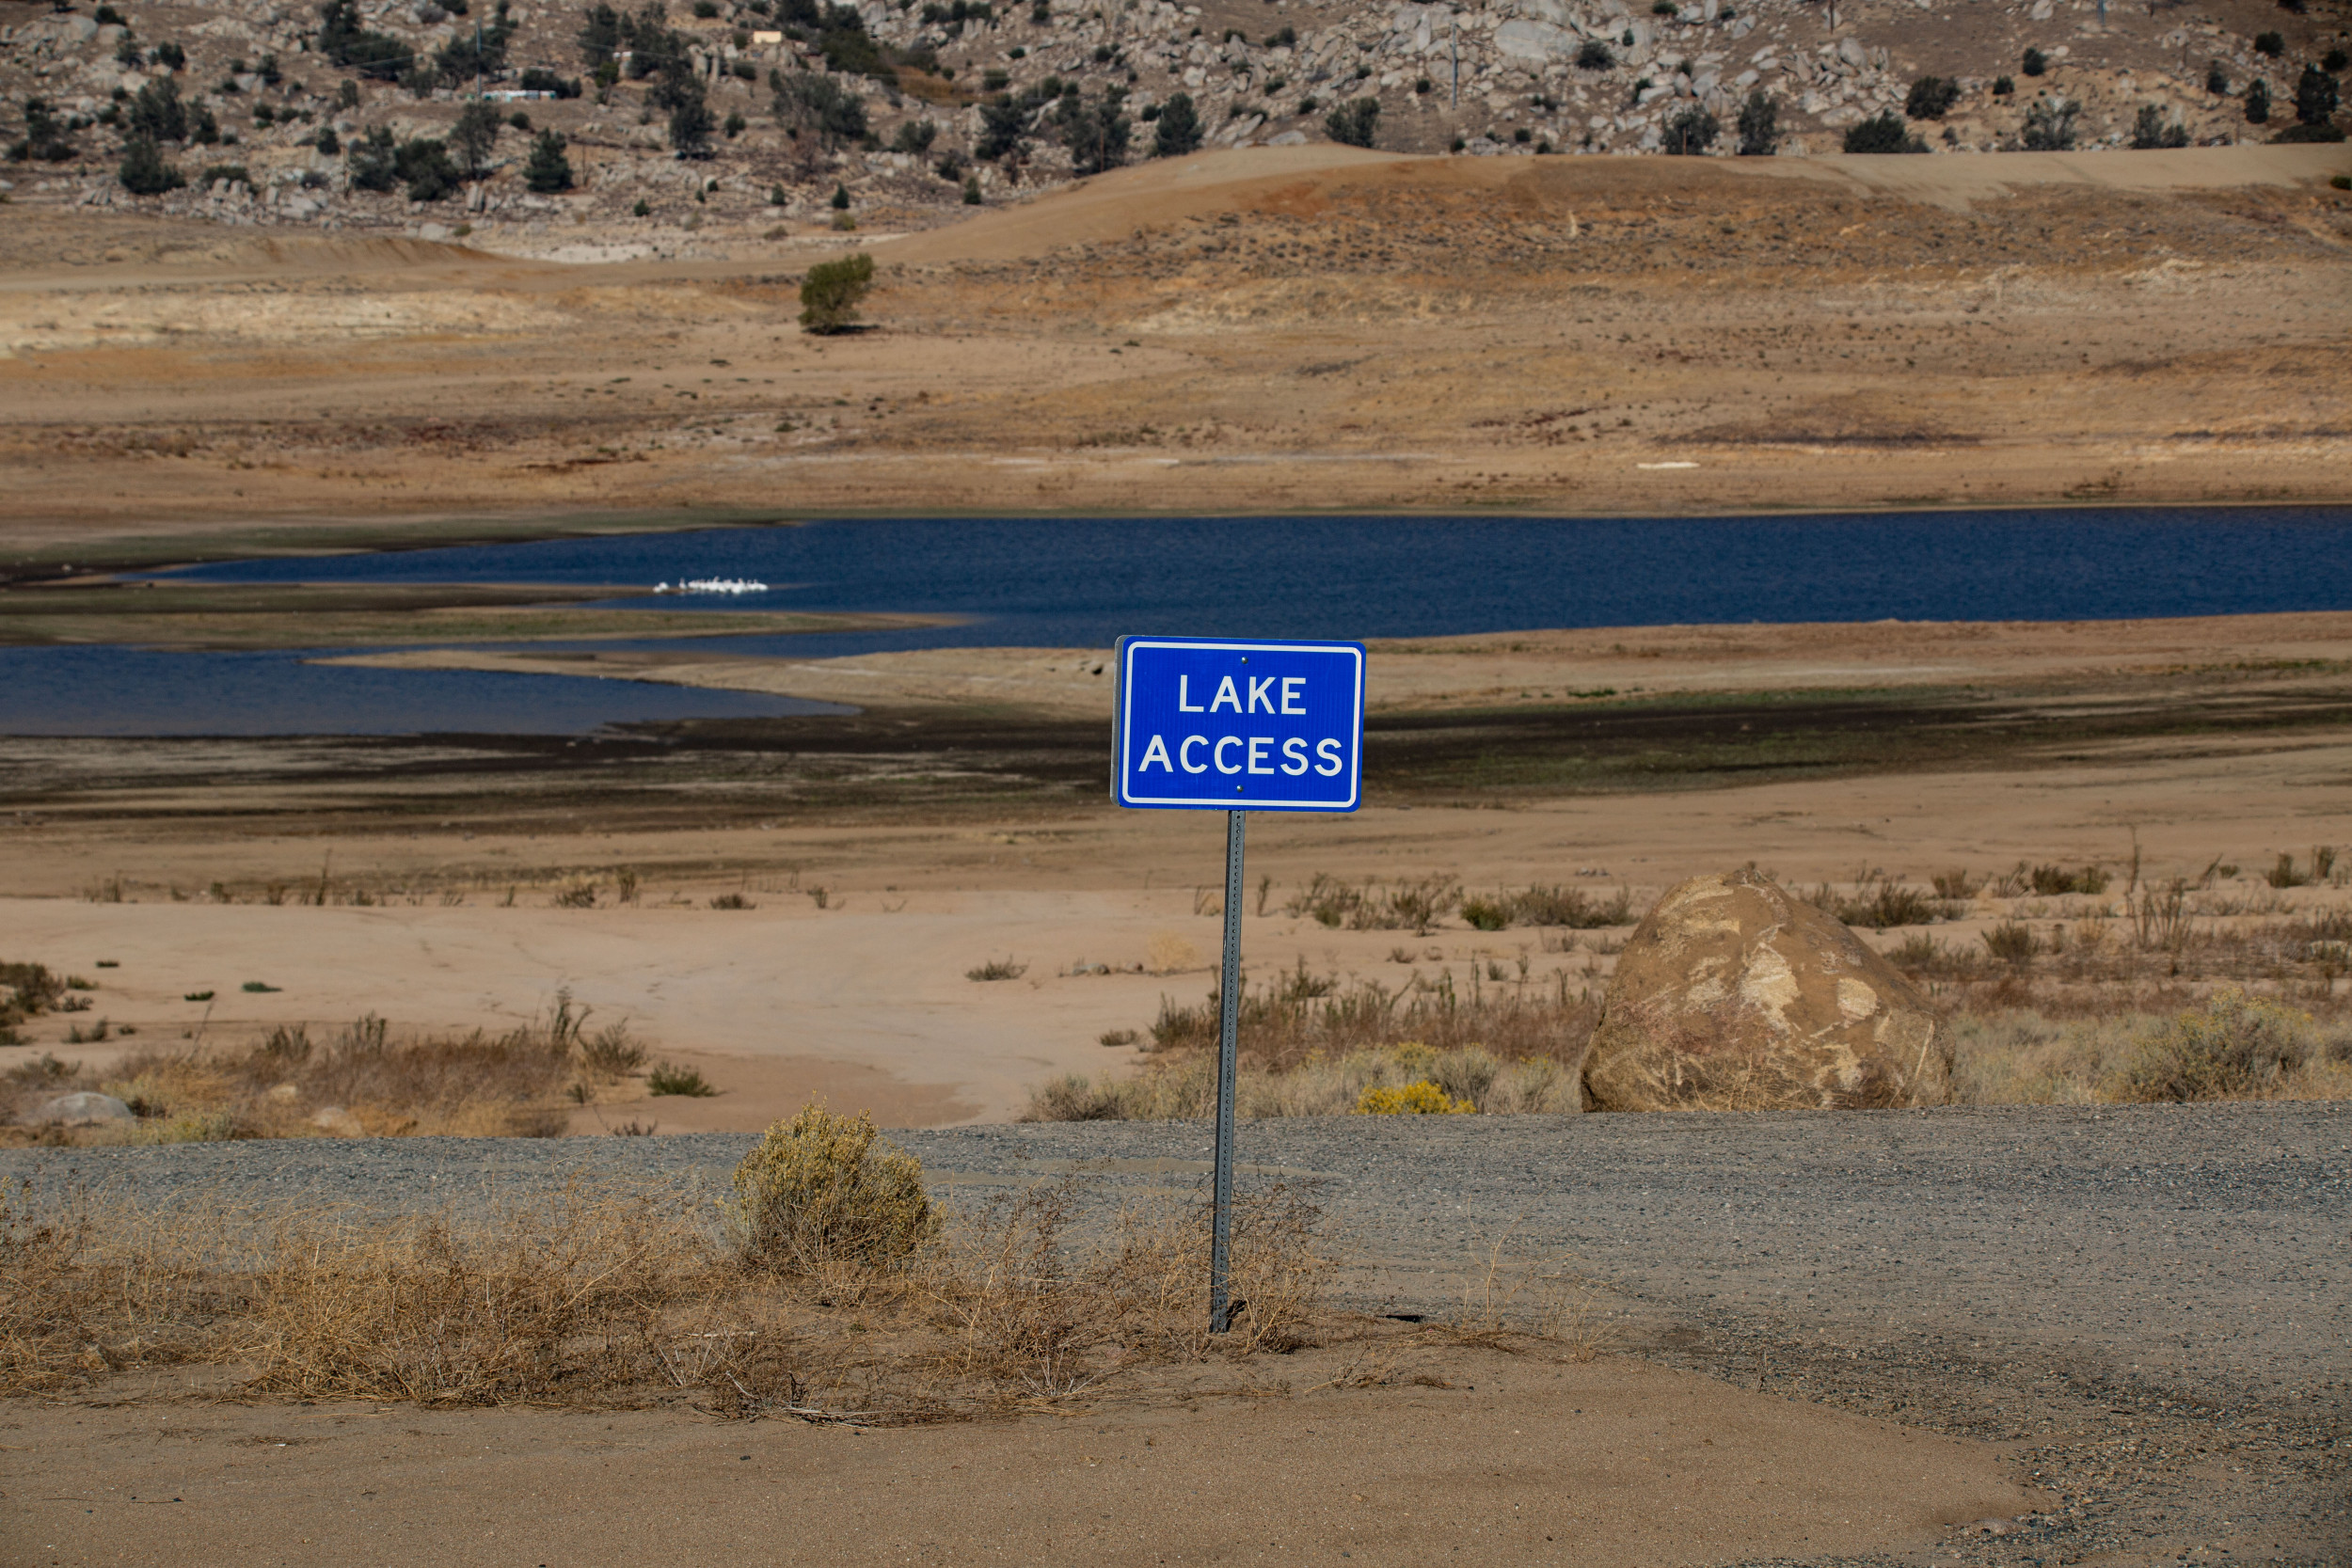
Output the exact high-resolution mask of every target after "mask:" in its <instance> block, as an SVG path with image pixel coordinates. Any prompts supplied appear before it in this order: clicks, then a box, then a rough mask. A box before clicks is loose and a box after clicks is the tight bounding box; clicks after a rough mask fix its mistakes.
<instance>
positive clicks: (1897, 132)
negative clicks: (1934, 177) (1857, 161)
mask: <svg viewBox="0 0 2352 1568" xmlns="http://www.w3.org/2000/svg"><path fill="white" fill-rule="evenodd" d="M1846 150H1847V151H1849V152H1872V153H1876V152H1925V151H1926V150H1928V144H1927V143H1926V142H1925V141H1924V140H1922V139H1920V138H1919V137H1917V136H1915V135H1912V134H1911V128H1910V127H1909V126H1908V125H1906V124H1904V123H1903V117H1902V116H1900V115H1899V114H1897V113H1896V112H1895V111H1894V110H1892V109H1888V110H1887V111H1886V112H1885V113H1883V114H1880V115H1876V116H1873V117H1872V118H1870V119H1866V120H1864V121H1862V122H1861V123H1860V124H1858V125H1853V126H1849V127H1848V128H1847V131H1846Z"/></svg>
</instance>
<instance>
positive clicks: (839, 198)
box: [831, 182, 850, 213]
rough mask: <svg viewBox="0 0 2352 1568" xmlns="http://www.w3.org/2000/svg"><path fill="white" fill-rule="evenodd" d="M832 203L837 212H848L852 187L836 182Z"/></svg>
mask: <svg viewBox="0 0 2352 1568" xmlns="http://www.w3.org/2000/svg"><path fill="white" fill-rule="evenodd" d="M831 205H832V207H833V210H834V212H836V213H846V212H848V211H849V210H850V187H849V186H847V185H844V184H841V183H840V182H834V187H833V200H832V202H831Z"/></svg>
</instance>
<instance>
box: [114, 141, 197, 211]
mask: <svg viewBox="0 0 2352 1568" xmlns="http://www.w3.org/2000/svg"><path fill="white" fill-rule="evenodd" d="M115 178H117V179H118V180H120V181H121V182H122V188H123V189H124V190H126V191H129V192H130V193H131V194H132V195H133V196H161V195H163V194H164V193H165V192H166V191H175V190H178V189H179V188H180V187H181V186H182V185H184V184H186V183H187V181H186V180H185V179H183V178H182V176H181V173H180V171H179V170H178V169H176V168H174V167H172V166H171V165H170V164H169V163H167V161H166V160H165V158H164V153H163V149H161V148H160V147H157V146H156V145H155V138H154V137H153V136H151V135H147V134H146V133H144V132H140V133H138V134H136V135H133V136H132V137H131V139H130V141H129V142H127V143H126V144H124V146H123V150H122V165H121V166H120V167H119V168H118V169H117V170H116V171H115Z"/></svg>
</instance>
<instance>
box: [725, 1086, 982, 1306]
mask: <svg viewBox="0 0 2352 1568" xmlns="http://www.w3.org/2000/svg"><path fill="white" fill-rule="evenodd" d="M734 1187H735V1194H736V1198H737V1201H738V1203H739V1205H740V1215H741V1222H742V1226H743V1254H744V1257H745V1259H747V1260H749V1261H751V1262H753V1263H755V1264H756V1265H758V1266H761V1267H764V1268H770V1269H773V1270H776V1271H777V1272H779V1273H784V1274H811V1273H814V1272H816V1271H818V1270H819V1269H823V1268H827V1267H829V1266H832V1267H843V1266H846V1267H849V1268H852V1269H859V1270H870V1271H880V1270H883V1269H889V1268H893V1267H895V1266H897V1265H898V1264H900V1263H903V1262H904V1261H905V1260H906V1259H908V1258H910V1257H912V1256H913V1255H914V1253H915V1251H916V1250H917V1249H919V1248H920V1247H921V1246H922V1245H923V1244H924V1243H926V1242H929V1241H930V1239H931V1238H932V1237H933V1236H934V1235H936V1234H937V1233H938V1230H939V1219H938V1216H937V1215H936V1214H935V1213H933V1212H932V1210H931V1204H930V1196H928V1195H927V1194H925V1192H924V1191H923V1167H922V1164H920V1163H919V1162H918V1161H916V1160H915V1158H914V1156H913V1155H912V1154H909V1153H907V1152H906V1151H905V1150H904V1149H901V1148H898V1147H897V1146H896V1145H893V1144H891V1143H889V1142H888V1141H886V1140H884V1139H882V1138H881V1137H880V1136H879V1135H878V1134H877V1133H876V1132H875V1131H874V1118H873V1117H870V1116H868V1115H866V1114H865V1113H863V1112H861V1113H859V1114H858V1115H857V1116H856V1117H837V1116H834V1114H833V1113H832V1112H830V1111H827V1110H826V1109H825V1108H824V1107H823V1106H821V1105H810V1106H807V1107H806V1108H804V1109H803V1111H802V1112H801V1113H800V1115H798V1116H796V1117H793V1118H792V1119H791V1120H790V1121H789V1122H781V1121H780V1122H778V1123H776V1124H775V1125H774V1126H772V1127H771V1128H769V1129H768V1131H767V1133H766V1134H765V1135H764V1136H763V1137H761V1139H760V1141H759V1146H758V1147H757V1148H754V1149H753V1150H752V1151H751V1153H749V1154H747V1155H745V1156H744V1157H743V1163H742V1164H739V1165H738V1166H736V1167H735V1177H734Z"/></svg>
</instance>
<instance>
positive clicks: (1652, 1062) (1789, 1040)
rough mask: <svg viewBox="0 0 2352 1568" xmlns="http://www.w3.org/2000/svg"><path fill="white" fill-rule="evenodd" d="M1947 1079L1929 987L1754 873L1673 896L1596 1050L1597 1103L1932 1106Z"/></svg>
mask: <svg viewBox="0 0 2352 1568" xmlns="http://www.w3.org/2000/svg"><path fill="white" fill-rule="evenodd" d="M1949 1081H1950V1064H1949V1063H1948V1062H1947V1059H1946V1055H1945V1052H1944V1049H1943V1047H1942V1046H1941V1044H1940V1042H1939V1041H1938V1040H1937V1038H1936V1021H1935V1015H1934V1013H1933V1012H1931V1010H1930V1009H1929V1006H1928V1003H1927V999H1926V998H1925V997H1923V996H1921V995H1920V994H1919V991H1918V989H1917V988H1916V987H1915V986H1913V985H1912V983H1911V982H1910V981H1908V980H1906V979H1904V978H1903V977H1902V975H1901V974H1899V973H1898V972H1897V971H1896V969H1895V966H1894V965H1892V964H1890V963H1888V962H1887V961H1886V960H1885V959H1884V958H1881V957H1880V956H1879V955H1878V954H1877V953H1876V952H1875V951H1873V950H1872V949H1871V948H1870V947H1869V946H1868V945H1867V944H1866V943H1865V942H1863V941H1862V940H1861V939H1860V938H1859V937H1857V936H1855V935H1854V934H1853V933H1852V932H1851V931H1850V930H1848V929H1847V928H1846V927H1844V926H1842V925H1840V924H1839V923H1838V922H1837V921H1836V919H1834V918H1833V917H1831V916H1830V915H1827V914H1824V913H1823V912H1822V911H1820V910H1818V909H1816V908H1814V907H1813V906H1812V905H1811V904H1808V903H1806V902H1804V900H1803V899H1801V898H1796V897H1792V896H1791V895H1789V893H1788V890H1787V889H1785V888H1783V887H1781V886H1780V885H1779V884H1778V883H1776V882H1773V881H1771V880H1769V879H1766V878H1763V877H1760V876H1757V875H1756V873H1755V872H1753V871H1734V872H1730V873H1728V874H1727V875H1723V876H1714V877H1693V878H1692V879H1691V880H1689V881H1687V882H1682V883H1678V884H1677V885H1676V886H1674V887H1671V888H1669V889H1667V890H1666V894H1665V896H1664V897H1662V898H1661V899H1659V900H1658V904H1657V907H1656V908H1654V909H1652V910H1651V911H1649V913H1648V914H1647V915H1646V916H1645V917H1644V918H1643V920H1642V924H1641V925H1640V926H1639V927H1636V928H1635V930H1634V932H1633V936H1632V939H1631V940H1630V941H1629V942H1627V943H1626V947H1625V952H1624V953H1623V954H1622V955H1621V956H1620V957H1619V958H1618V959H1617V973H1616V974H1615V976H1614V978H1613V979H1612V980H1611V981H1610V984H1609V997H1608V1001H1607V1003H1606V1004H1605V1005H1604V1006H1603V1007H1602V1009H1601V1018H1600V1024H1599V1026H1598V1027H1597V1029H1595V1030H1594V1032H1593V1043H1592V1049H1591V1050H1590V1051H1589V1052H1588V1053H1586V1055H1585V1058H1584V1103H1585V1106H1586V1107H1587V1108H1588V1109H1591V1110H1597V1111H1677V1110H1692V1111H1696V1110H1709V1111H1779V1110H1812V1109H1820V1110H1838V1111H1846V1110H1875V1109H1883V1108H1889V1107H1895V1106H1905V1105H1933V1104H1938V1103H1941V1102H1942V1101H1943V1100H1944V1098H1945V1094H1946V1090H1947V1085H1948V1084H1949Z"/></svg>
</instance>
